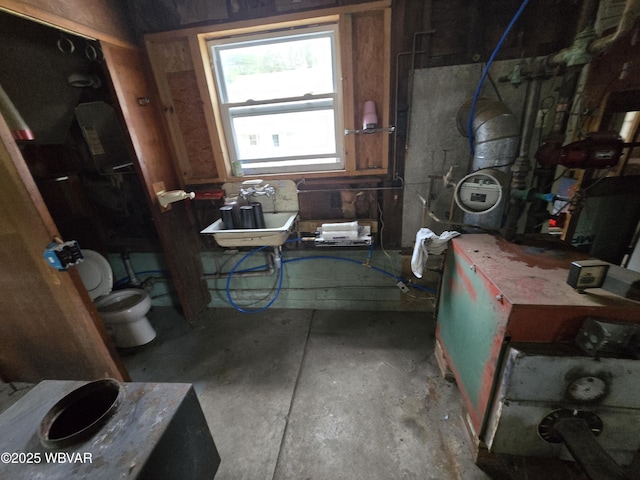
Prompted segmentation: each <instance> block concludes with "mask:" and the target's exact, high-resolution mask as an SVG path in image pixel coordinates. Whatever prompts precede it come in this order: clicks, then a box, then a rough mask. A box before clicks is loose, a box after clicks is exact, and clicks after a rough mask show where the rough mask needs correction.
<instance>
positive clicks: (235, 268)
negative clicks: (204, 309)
mask: <svg viewBox="0 0 640 480" xmlns="http://www.w3.org/2000/svg"><path fill="white" fill-rule="evenodd" d="M300 240H301V239H298V238H296V239H293V240H288V241H289V242H295V241H300ZM265 248H267V247H259V248H256V249H253V250H251V251H250V252H248V253H247V254H245V255H244V256H243V257H242V258H241V259H240V260H239V261H238V262H237V263H236V264H235V265H234V266H233V268H232V269H231V271H230V272H229V275H228V276H227V283H226V286H225V293H226V295H227V300H228V301H229V304H230V305H231V306H232V307H233V308H235V309H236V310H238V311H239V312H242V313H260V312H264V311H265V310H267V309H268V308H269V307H271V305H273V304H274V302H275V301H276V300H277V299H278V297H279V296H280V291H281V290H282V281H283V278H284V273H283V272H284V264H285V263H293V262H301V261H303V260H338V261H342V262H349V263H355V264H356V265H360V266H364V267H369V268H371V269H372V270H374V271H376V272H378V273H381V274H383V275H386V276H388V277H391V278H393V279H394V280H396V281H397V282H401V281H403V279H402V277H398V276H397V275H394V274H393V273H391V272H387V271H386V270H382V269H381V268H378V267H374V266H371V265H368V264H364V263H362V262H361V261H359V260H354V259H352V258H343V257H332V256H330V255H314V256H311V257H298V258H291V259H288V260H284V259H282V256H281V257H280V258H281V265H280V268H279V270H280V271H279V277H278V286H277V287H276V292H275V294H274V295H273V298H271V300H270V301H269V303H267V304H266V305H265V306H264V307H261V308H256V309H246V308H244V307H241V306H240V305H238V304H237V303H235V302H234V301H233V299H232V298H231V279H232V278H233V275H234V274H235V273H236V272H238V273H240V272H248V271H252V270H257V269H258V268H264V266H260V267H253V268H248V269H246V270H238V267H239V266H240V265H241V264H242V263H243V262H244V261H245V260H246V259H247V258H249V257H251V256H252V255H254V254H256V253H258V252H259V251H261V250H264V249H265ZM370 256H371V255H369V257H370ZM409 286H411V287H413V288H416V289H418V290H422V291H423V292H429V293H434V294H435V293H436V291H435V290H433V289H431V288H427V287H423V286H421V285H414V284H409Z"/></svg>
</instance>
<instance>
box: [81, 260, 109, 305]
mask: <svg viewBox="0 0 640 480" xmlns="http://www.w3.org/2000/svg"><path fill="white" fill-rule="evenodd" d="M82 254H83V255H84V260H83V261H82V262H80V263H79V264H78V265H77V267H76V268H77V269H78V273H79V274H80V278H82V283H84V286H85V288H86V289H87V292H88V293H89V297H90V298H91V300H95V299H96V298H99V297H102V296H104V295H107V294H109V293H111V289H112V288H113V270H112V269H111V265H110V264H109V262H108V261H107V259H106V258H104V257H103V256H102V255H100V254H99V253H98V252H95V251H93V250H82Z"/></svg>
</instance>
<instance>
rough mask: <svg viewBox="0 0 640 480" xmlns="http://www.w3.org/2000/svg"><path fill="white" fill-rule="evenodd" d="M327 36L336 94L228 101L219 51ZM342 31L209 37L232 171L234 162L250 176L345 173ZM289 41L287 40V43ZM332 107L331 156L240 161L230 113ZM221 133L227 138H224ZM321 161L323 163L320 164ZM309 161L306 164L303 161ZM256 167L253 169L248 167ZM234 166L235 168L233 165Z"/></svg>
mask: <svg viewBox="0 0 640 480" xmlns="http://www.w3.org/2000/svg"><path fill="white" fill-rule="evenodd" d="M323 32H326V33H327V35H326V36H327V37H328V38H330V39H331V45H332V60H333V61H332V63H333V83H334V89H333V90H334V91H333V93H327V94H320V95H317V94H306V95H303V96H301V97H288V98H278V99H267V100H259V101H253V100H250V101H245V102H240V103H229V102H225V101H224V99H225V97H226V94H225V92H224V85H223V82H220V81H219V79H218V75H219V62H218V56H217V54H216V49H217V48H225V47H228V46H231V45H238V44H241V43H243V42H246V43H258V42H262V41H267V42H268V41H269V40H270V39H280V38H282V39H285V38H287V37H296V36H306V35H321V34H322V33H323ZM338 35H339V29H338V24H337V23H330V24H324V25H316V26H311V27H307V26H304V27H299V28H295V29H286V30H272V31H269V32H259V33H249V34H241V35H237V36H228V37H218V38H211V37H209V38H208V39H207V41H206V45H207V51H208V54H209V58H210V66H211V71H212V78H213V83H214V86H215V97H216V98H215V99H214V101H215V105H214V106H215V108H216V109H217V111H218V118H220V120H221V122H222V129H219V132H220V135H221V138H220V143H221V145H222V147H223V148H224V149H226V153H227V157H228V160H229V163H230V165H229V168H230V170H232V171H234V172H237V169H236V168H233V169H231V165H234V162H240V163H241V165H242V171H243V173H244V174H247V175H261V174H263V175H264V174H274V175H277V174H290V173H321V172H328V171H344V170H345V154H344V141H343V139H344V120H343V104H342V103H343V99H342V85H341V78H342V74H341V67H340V65H341V62H340V48H339V45H340V43H339V36H338ZM284 41H286V40H284ZM278 104H280V105H278ZM327 107H332V108H333V117H334V125H335V132H334V134H335V149H336V151H335V152H332V153H331V154H321V155H306V156H295V157H263V158H260V159H256V160H243V161H241V160H239V159H238V154H237V150H236V144H235V134H234V132H233V118H234V117H233V116H232V114H231V110H232V109H233V110H234V111H236V112H238V113H240V115H238V116H250V115H259V114H262V113H264V114H269V113H279V112H293V111H300V112H302V111H311V110H313V109H315V108H325V109H326V108H327ZM222 134H223V135H224V138H222ZM321 159H327V161H331V159H336V161H335V162H333V163H326V164H323V163H321ZM317 160H320V161H317ZM305 161H306V162H308V163H307V164H304V162H305ZM249 165H253V167H249ZM234 167H235V165H234Z"/></svg>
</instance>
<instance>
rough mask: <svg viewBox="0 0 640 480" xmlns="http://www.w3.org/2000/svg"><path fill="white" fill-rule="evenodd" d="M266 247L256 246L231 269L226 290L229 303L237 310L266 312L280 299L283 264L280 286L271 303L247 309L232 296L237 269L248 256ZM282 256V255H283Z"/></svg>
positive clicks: (281, 272) (280, 273) (279, 279)
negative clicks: (232, 285) (232, 284)
mask: <svg viewBox="0 0 640 480" xmlns="http://www.w3.org/2000/svg"><path fill="white" fill-rule="evenodd" d="M265 248H267V247H266V246H264V247H258V248H254V249H253V250H251V251H250V252H249V253H247V254H245V256H244V257H242V258H241V259H240V260H239V261H238V263H236V264H235V265H234V266H233V268H232V269H231V271H230V272H229V275H228V276H227V284H226V287H225V292H226V294H227V300H228V301H229V304H230V305H231V306H232V307H233V308H235V309H236V310H238V311H239V312H242V313H260V312H264V311H265V310H266V309H268V308H269V307H270V306H271V305H273V304H274V302H275V301H276V300H277V299H278V297H279V296H280V290H282V280H283V278H284V273H283V270H284V269H283V268H282V265H281V266H280V269H279V270H280V272H279V277H278V287H277V288H276V293H275V294H274V296H273V298H272V299H271V300H270V301H269V303H267V304H266V305H265V306H264V307H261V308H256V309H246V308H243V307H241V306H240V305H238V304H237V303H236V302H234V301H233V299H232V298H231V279H232V278H233V274H234V273H236V269H237V268H238V267H239V266H240V264H241V263H242V262H244V261H245V260H246V259H247V258H249V257H250V256H252V255H254V254H256V253H258V252H259V251H261V250H264V249H265ZM281 258H282V257H281ZM249 270H253V269H249Z"/></svg>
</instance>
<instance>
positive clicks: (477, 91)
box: [467, 0, 529, 155]
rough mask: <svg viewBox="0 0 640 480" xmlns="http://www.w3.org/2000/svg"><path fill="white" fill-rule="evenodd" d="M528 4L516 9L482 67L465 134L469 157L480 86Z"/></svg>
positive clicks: (525, 0) (524, 0) (526, 1)
mask: <svg viewBox="0 0 640 480" xmlns="http://www.w3.org/2000/svg"><path fill="white" fill-rule="evenodd" d="M528 3H529V0H523V2H522V4H521V5H520V8H518V11H517V12H516V13H515V15H514V16H513V18H512V19H511V21H510V22H509V25H507V28H506V29H505V31H504V33H503V34H502V37H501V38H500V40H499V41H498V44H497V45H496V47H495V48H494V50H493V52H492V53H491V56H490V57H489V60H488V61H487V64H486V66H485V67H484V70H483V72H482V76H481V77H480V81H479V82H478V86H477V88H476V91H475V93H474V94H473V99H472V101H471V110H470V111H469V122H468V126H467V132H468V135H469V149H470V151H471V155H474V153H475V148H474V145H473V117H474V115H475V111H476V103H477V102H478V97H479V96H480V91H481V90H482V84H483V83H484V80H485V79H486V78H487V75H488V74H489V68H490V67H491V64H492V63H493V61H494V59H495V58H496V55H497V54H498V52H499V51H500V48H502V44H503V43H504V41H505V39H506V38H507V35H508V34H509V32H510V31H511V29H512V28H513V26H514V24H515V23H516V21H517V20H518V18H519V17H520V15H521V14H522V12H523V11H524V9H525V7H526V6H527V4H528Z"/></svg>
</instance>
